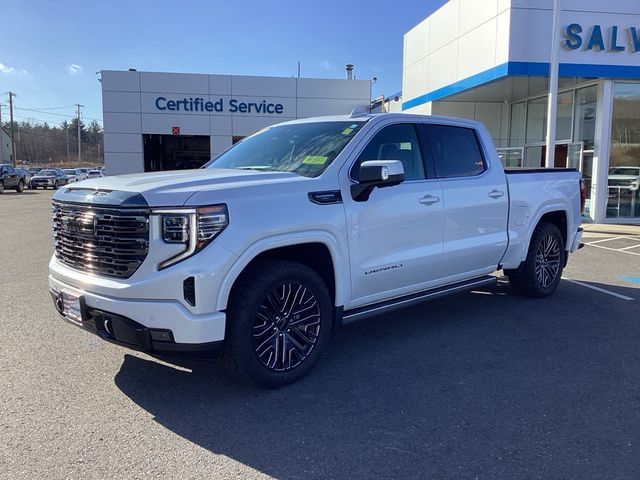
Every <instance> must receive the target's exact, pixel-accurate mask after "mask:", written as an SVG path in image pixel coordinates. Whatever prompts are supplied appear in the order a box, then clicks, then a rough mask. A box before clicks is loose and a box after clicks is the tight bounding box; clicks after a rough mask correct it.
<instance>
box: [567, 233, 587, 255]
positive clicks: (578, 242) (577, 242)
mask: <svg viewBox="0 0 640 480" xmlns="http://www.w3.org/2000/svg"><path fill="white" fill-rule="evenodd" d="M582 247H584V244H583V243H582V228H578V231H577V232H576V233H575V235H574V237H573V241H572V242H571V247H570V248H569V252H571V253H573V252H575V251H576V250H578V249H580V248H582Z"/></svg>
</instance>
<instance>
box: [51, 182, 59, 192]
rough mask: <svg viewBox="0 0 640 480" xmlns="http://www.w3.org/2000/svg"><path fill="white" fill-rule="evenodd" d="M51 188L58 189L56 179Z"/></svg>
mask: <svg viewBox="0 0 640 480" xmlns="http://www.w3.org/2000/svg"><path fill="white" fill-rule="evenodd" d="M52 188H53V189H54V190H57V189H58V181H57V180H56V182H55V183H54V184H53V187H52Z"/></svg>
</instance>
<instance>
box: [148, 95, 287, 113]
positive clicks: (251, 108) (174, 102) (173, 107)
mask: <svg viewBox="0 0 640 480" xmlns="http://www.w3.org/2000/svg"><path fill="white" fill-rule="evenodd" d="M154 104H155V107H156V109H157V110H160V111H170V112H202V113H253V114H258V115H281V114H282V113H283V112H284V106H283V105H282V104H281V103H271V102H268V101H267V100H262V101H257V102H241V101H239V100H237V99H235V98H231V99H229V100H228V101H226V102H225V101H224V99H222V98H220V99H218V100H215V101H211V100H204V99H203V98H202V97H188V98H186V97H185V98H179V99H175V98H167V97H157V98H156V100H155V102H154Z"/></svg>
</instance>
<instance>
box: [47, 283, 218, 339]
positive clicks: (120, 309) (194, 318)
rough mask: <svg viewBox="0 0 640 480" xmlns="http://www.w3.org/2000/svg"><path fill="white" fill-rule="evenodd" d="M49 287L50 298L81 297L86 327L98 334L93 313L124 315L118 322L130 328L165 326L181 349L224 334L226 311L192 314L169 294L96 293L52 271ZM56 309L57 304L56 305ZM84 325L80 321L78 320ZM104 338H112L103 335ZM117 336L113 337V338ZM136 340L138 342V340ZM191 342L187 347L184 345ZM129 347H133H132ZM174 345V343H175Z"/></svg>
mask: <svg viewBox="0 0 640 480" xmlns="http://www.w3.org/2000/svg"><path fill="white" fill-rule="evenodd" d="M49 290H50V291H51V292H52V296H53V297H54V299H56V298H59V296H60V295H61V293H62V292H66V293H68V294H70V295H73V296H74V297H77V298H80V299H81V304H84V307H83V309H84V312H83V313H87V316H86V317H84V316H83V319H84V318H86V319H87V321H88V322H89V323H87V325H86V327H87V328H86V329H87V330H89V331H93V333H97V334H99V330H100V328H99V327H100V325H101V323H100V321H98V322H97V324H96V325H92V323H91V322H92V321H93V322H94V323H95V320H94V319H93V317H94V316H97V317H104V316H105V315H109V316H112V317H118V319H122V318H124V319H126V320H129V321H130V322H127V321H126V320H125V321H121V320H118V323H122V324H127V325H129V326H131V325H133V326H134V328H133V329H134V330H141V329H146V330H148V331H153V330H159V331H161V330H168V331H171V336H172V339H173V342H174V343H175V344H180V345H184V349H186V350H189V348H193V349H196V350H197V349H198V348H199V347H197V346H196V345H204V344H211V343H215V342H221V341H222V340H224V336H225V323H226V315H225V314H224V312H212V313H200V314H194V313H192V312H191V311H189V310H188V309H187V308H186V307H185V306H184V305H183V304H182V303H180V302H179V301H177V300H175V295H174V296H173V297H171V296H167V297H165V298H167V299H166V300H165V299H162V300H160V299H153V300H152V299H139V298H123V297H119V298H114V297H112V296H108V295H104V294H98V293H95V292H93V291H91V290H92V289H91V288H84V289H81V288H77V287H74V286H72V285H69V284H68V283H66V282H63V281H61V280H60V279H58V278H56V277H55V276H53V275H49ZM172 298H173V299H172ZM56 308H57V310H58V311H60V309H59V305H57V306H56ZM80 326H82V327H83V328H84V327H85V325H84V321H83V322H82V325H80ZM105 339H106V340H112V339H107V338H105ZM116 340H117V338H116ZM138 343H140V342H138ZM187 345H191V347H187ZM162 346H163V348H165V347H166V348H165V349H171V348H173V347H168V346H167V345H162ZM141 347H148V345H147V344H146V343H144V342H143V343H141ZM132 348H133V347H132ZM176 348H178V347H176Z"/></svg>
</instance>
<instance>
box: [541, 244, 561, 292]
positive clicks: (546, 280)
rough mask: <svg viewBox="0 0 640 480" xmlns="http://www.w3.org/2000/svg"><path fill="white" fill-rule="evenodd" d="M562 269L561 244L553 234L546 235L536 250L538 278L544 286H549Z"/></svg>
mask: <svg viewBox="0 0 640 480" xmlns="http://www.w3.org/2000/svg"><path fill="white" fill-rule="evenodd" d="M559 271H560V245H559V244H558V241H557V240H556V238H555V237H554V236H553V235H547V236H545V237H544V238H543V239H542V241H541V242H540V244H539V245H538V250H537V252H536V280H537V281H538V285H540V286H541V287H542V288H549V286H550V285H551V284H552V283H553V282H555V280H556V277H557V276H558V272H559Z"/></svg>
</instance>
